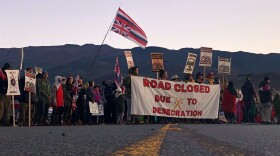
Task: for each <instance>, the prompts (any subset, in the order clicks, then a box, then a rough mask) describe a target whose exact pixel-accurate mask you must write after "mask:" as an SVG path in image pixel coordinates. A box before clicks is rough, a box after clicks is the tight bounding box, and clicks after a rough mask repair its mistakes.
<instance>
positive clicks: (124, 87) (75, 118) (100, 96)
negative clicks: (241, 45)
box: [0, 63, 280, 126]
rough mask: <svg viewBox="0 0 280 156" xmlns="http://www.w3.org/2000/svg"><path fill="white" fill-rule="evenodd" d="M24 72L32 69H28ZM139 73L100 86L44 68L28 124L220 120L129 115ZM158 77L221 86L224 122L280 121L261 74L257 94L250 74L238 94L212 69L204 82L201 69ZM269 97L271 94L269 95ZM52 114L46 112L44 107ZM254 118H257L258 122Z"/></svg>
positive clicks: (2, 85)
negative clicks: (99, 109) (97, 108)
mask: <svg viewBox="0 0 280 156" xmlns="http://www.w3.org/2000/svg"><path fill="white" fill-rule="evenodd" d="M9 69H12V67H11V66H10V64H9V63H5V64H4V66H3V68H2V69H1V70H0V122H1V125H4V126H9V125H10V123H11V122H10V110H11V96H8V95H6V93H7V87H8V80H7V74H6V72H5V70H9ZM26 71H29V72H33V69H32V68H27V69H26ZM132 75H133V76H138V75H139V70H138V67H136V66H135V67H131V68H130V69H129V70H128V76H126V77H125V78H124V80H123V83H122V84H121V85H119V84H116V83H115V82H113V81H110V80H107V81H103V82H102V86H99V85H96V84H95V83H94V81H88V82H84V80H83V78H82V77H78V76H76V77H73V76H69V77H67V78H66V77H63V76H55V78H54V83H53V84H51V83H50V81H49V77H48V72H47V71H43V72H42V73H39V74H38V75H37V76H36V93H31V114H30V116H31V122H32V125H33V126H37V125H38V126H41V125H91V124H124V123H126V124H135V123H136V124H137V123H139V122H140V120H143V121H144V122H145V123H170V122H172V123H174V122H183V123H220V122H219V120H218V119H216V120H213V119H195V120H194V119H179V118H169V117H156V116H136V115H132V114H131V76H132ZM158 79H159V80H170V81H175V82H179V81H184V82H186V83H199V84H202V83H203V84H209V85H214V84H220V85H221V98H220V99H221V100H220V106H221V107H220V110H219V111H222V112H224V115H225V118H226V120H227V121H226V122H227V123H239V122H244V123H256V122H261V123H265V124H270V123H272V118H271V116H272V114H273V113H272V108H274V110H275V118H276V119H277V121H278V122H277V123H279V121H280V95H279V93H276V94H275V95H274V96H272V88H271V86H270V80H269V78H268V77H267V76H266V77H265V78H264V80H263V81H262V82H261V83H260V85H259V89H258V90H259V96H258V95H257V92H256V90H255V88H254V85H253V83H252V82H251V78H250V77H247V78H246V81H245V83H244V85H243V86H242V88H241V93H242V101H240V100H238V99H240V94H239V93H238V92H237V91H236V89H235V87H234V83H233V81H229V82H228V83H227V82H222V83H220V80H219V78H217V77H215V74H214V73H213V72H210V73H208V74H207V76H206V79H205V80H204V75H203V73H201V72H199V73H197V74H196V76H195V77H194V76H193V75H192V74H186V75H185V77H184V80H181V79H180V78H179V77H178V75H172V76H171V78H170V79H168V73H167V71H165V70H164V69H161V70H160V71H159V77H158ZM24 87H25V76H22V77H20V79H19V89H20V92H21V95H20V96H19V97H18V100H19V103H20V109H19V118H18V121H17V124H18V125H20V126H25V125H28V119H29V111H28V110H29V92H27V91H25V90H24ZM273 97H274V98H273ZM89 102H93V103H97V104H98V105H103V108H104V115H102V116H93V115H92V114H91V112H90V107H89ZM256 102H260V103H261V104H262V107H261V110H260V111H258V110H257V109H256V106H255V105H256ZM50 107H51V108H52V113H51V114H49V108H50ZM258 117H260V118H261V119H259V120H258Z"/></svg>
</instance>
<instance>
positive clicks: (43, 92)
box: [36, 71, 51, 125]
mask: <svg viewBox="0 0 280 156" xmlns="http://www.w3.org/2000/svg"><path fill="white" fill-rule="evenodd" d="M48 76H49V74H48V72H47V71H44V72H43V73H42V78H41V79H40V80H38V82H37V90H38V98H39V103H38V106H37V110H38V116H37V120H36V121H37V124H38V125H47V124H48V123H47V118H48V111H49V107H50V104H51V85H50V82H49V80H48Z"/></svg>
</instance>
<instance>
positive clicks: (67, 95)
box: [62, 76, 74, 125]
mask: <svg viewBox="0 0 280 156" xmlns="http://www.w3.org/2000/svg"><path fill="white" fill-rule="evenodd" d="M73 82H74V79H73V77H71V76H70V77H68V78H67V79H66V84H65V85H64V84H62V87H63V98H64V109H63V124H64V125H70V124H71V108H72V100H73V98H72V97H73Z"/></svg>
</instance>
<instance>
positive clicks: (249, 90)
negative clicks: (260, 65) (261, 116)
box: [241, 77, 258, 123]
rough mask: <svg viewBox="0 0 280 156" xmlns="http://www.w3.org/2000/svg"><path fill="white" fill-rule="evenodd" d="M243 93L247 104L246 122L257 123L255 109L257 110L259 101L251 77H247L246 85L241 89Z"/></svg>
mask: <svg viewBox="0 0 280 156" xmlns="http://www.w3.org/2000/svg"><path fill="white" fill-rule="evenodd" d="M241 92H242V94H243V101H244V103H245V116H244V120H245V122H246V123H250V122H251V123H255V117H254V113H253V111H254V110H253V109H254V108H255V101H254V98H255V99H256V101H258V97H257V94H256V91H255V87H254V85H253V83H252V82H251V77H247V78H246V81H245V83H244V85H243V86H242V88H241Z"/></svg>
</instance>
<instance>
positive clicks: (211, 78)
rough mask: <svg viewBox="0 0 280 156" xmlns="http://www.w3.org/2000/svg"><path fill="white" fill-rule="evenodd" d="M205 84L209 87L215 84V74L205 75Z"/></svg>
mask: <svg viewBox="0 0 280 156" xmlns="http://www.w3.org/2000/svg"><path fill="white" fill-rule="evenodd" d="M205 84H209V85H214V84H215V74H214V73H213V72H210V73H208V74H207V77H206V81H205Z"/></svg>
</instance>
